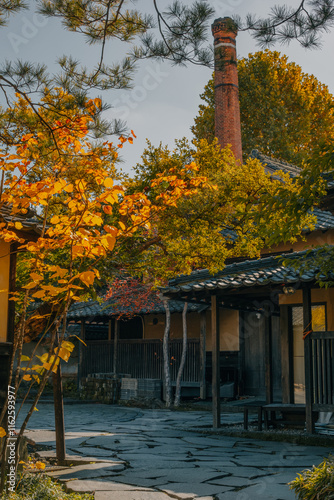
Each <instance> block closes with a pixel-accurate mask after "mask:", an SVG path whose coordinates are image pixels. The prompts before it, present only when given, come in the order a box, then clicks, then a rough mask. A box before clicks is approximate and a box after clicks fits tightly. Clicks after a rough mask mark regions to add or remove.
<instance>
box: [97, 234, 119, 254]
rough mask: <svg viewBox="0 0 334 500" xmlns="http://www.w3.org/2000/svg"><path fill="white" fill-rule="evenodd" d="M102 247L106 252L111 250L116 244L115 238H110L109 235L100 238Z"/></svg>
mask: <svg viewBox="0 0 334 500" xmlns="http://www.w3.org/2000/svg"><path fill="white" fill-rule="evenodd" d="M101 242H102V245H104V247H105V248H106V249H108V250H110V251H111V250H113V248H114V246H115V243H116V238H115V237H114V236H112V235H111V234H106V235H104V236H103V237H102V238H101Z"/></svg>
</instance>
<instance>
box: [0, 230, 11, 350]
mask: <svg viewBox="0 0 334 500" xmlns="http://www.w3.org/2000/svg"><path fill="white" fill-rule="evenodd" d="M9 264H10V244H9V243H6V242H4V241H1V240H0V342H6V341H7V321H8V287H9Z"/></svg>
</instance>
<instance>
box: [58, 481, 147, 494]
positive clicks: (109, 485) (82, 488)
mask: <svg viewBox="0 0 334 500" xmlns="http://www.w3.org/2000/svg"><path fill="white" fill-rule="evenodd" d="M66 488H67V490H68V491H70V492H71V491H73V492H76V493H90V492H93V491H148V490H146V488H141V487H140V486H132V485H130V484H123V483H116V482H111V481H103V480H102V479H99V480H95V481H89V480H88V481H84V480H79V479H74V480H73V481H69V482H68V483H67V484H66Z"/></svg>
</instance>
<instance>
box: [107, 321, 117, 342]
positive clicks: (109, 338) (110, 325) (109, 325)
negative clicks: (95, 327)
mask: <svg viewBox="0 0 334 500" xmlns="http://www.w3.org/2000/svg"><path fill="white" fill-rule="evenodd" d="M115 321H116V320H115ZM112 322H113V320H112V319H110V320H109V321H108V340H109V342H110V341H111V340H112Z"/></svg>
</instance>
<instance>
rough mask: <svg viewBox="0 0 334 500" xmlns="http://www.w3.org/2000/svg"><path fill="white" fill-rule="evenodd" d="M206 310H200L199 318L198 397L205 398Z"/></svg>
mask: <svg viewBox="0 0 334 500" xmlns="http://www.w3.org/2000/svg"><path fill="white" fill-rule="evenodd" d="M205 344H206V311H202V312H201V320H200V348H199V349H200V353H199V355H200V377H201V378H200V389H199V390H200V399H206V380H205V370H206V347H205Z"/></svg>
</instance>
